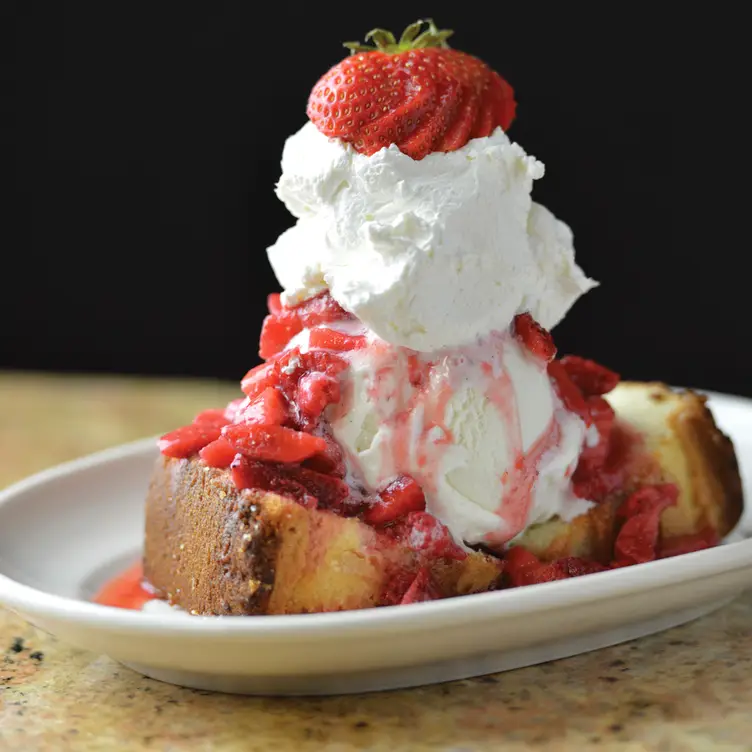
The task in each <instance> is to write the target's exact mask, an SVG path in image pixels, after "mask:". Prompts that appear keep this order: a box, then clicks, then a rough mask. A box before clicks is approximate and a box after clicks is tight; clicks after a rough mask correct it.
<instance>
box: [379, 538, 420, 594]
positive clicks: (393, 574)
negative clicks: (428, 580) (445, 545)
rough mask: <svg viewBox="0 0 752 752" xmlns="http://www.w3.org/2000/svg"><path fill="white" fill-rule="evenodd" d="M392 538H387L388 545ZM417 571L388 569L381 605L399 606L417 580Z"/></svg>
mask: <svg viewBox="0 0 752 752" xmlns="http://www.w3.org/2000/svg"><path fill="white" fill-rule="evenodd" d="M390 541H391V539H386V541H385V544H386V545H388V544H389V542H390ZM416 575H417V572H416V571H415V569H412V568H410V569H397V568H394V569H393V571H388V572H387V575H386V576H385V578H384V583H385V587H384V592H383V593H382V595H381V598H380V602H379V605H381V606H398V605H399V604H400V603H402V599H403V598H404V597H405V594H406V593H407V591H408V590H409V589H410V586H411V585H412V584H413V582H415V577H416Z"/></svg>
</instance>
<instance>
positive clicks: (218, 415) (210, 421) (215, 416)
mask: <svg viewBox="0 0 752 752" xmlns="http://www.w3.org/2000/svg"><path fill="white" fill-rule="evenodd" d="M229 422H230V421H229V420H228V419H227V416H226V414H225V410H224V409H218V410H203V411H202V412H200V413H199V414H198V415H197V416H196V417H195V418H194V419H193V423H194V425H197V426H218V427H219V428H222V426H226V425H227V424H228V423H229Z"/></svg>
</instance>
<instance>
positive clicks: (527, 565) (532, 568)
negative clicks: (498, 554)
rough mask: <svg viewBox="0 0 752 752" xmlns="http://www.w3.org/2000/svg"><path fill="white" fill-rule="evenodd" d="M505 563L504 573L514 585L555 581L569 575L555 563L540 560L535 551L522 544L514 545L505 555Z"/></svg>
mask: <svg viewBox="0 0 752 752" xmlns="http://www.w3.org/2000/svg"><path fill="white" fill-rule="evenodd" d="M504 564H505V566H504V573H505V575H506V578H507V580H508V582H509V584H510V585H511V586H512V587H521V586H523V585H536V584H539V583H541V582H553V581H554V580H564V579H566V577H567V575H566V574H565V573H564V572H563V571H561V570H560V569H559V568H557V567H556V566H555V565H554V564H550V563H544V562H542V561H540V560H539V559H538V557H537V556H536V555H535V554H534V553H531V552H530V551H528V550H527V549H524V548H522V546H512V548H510V549H509V550H508V551H507V553H506V556H505V557H504Z"/></svg>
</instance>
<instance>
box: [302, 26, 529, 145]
mask: <svg viewBox="0 0 752 752" xmlns="http://www.w3.org/2000/svg"><path fill="white" fill-rule="evenodd" d="M426 23H427V24H428V28H427V29H425V30H424V31H422V32H421V31H420V30H421V27H422V25H423V22H417V23H415V24H412V25H411V26H409V27H408V28H407V29H406V30H405V32H404V34H403V35H402V38H401V39H400V40H399V42H397V40H396V39H395V37H394V36H393V35H392V34H391V33H390V32H387V31H384V30H381V29H377V30H375V31H374V32H372V34H370V35H369V37H370V39H372V40H373V43H374V45H375V46H374V47H368V46H364V45H359V44H353V45H348V46H350V48H351V49H352V51H353V53H354V54H353V55H351V56H350V57H348V58H345V60H343V61H342V62H340V63H338V64H337V65H335V66H334V67H333V68H332V69H331V70H330V71H329V72H328V73H326V74H325V75H324V76H323V77H322V78H321V79H320V80H319V82H318V83H317V84H316V86H315V87H314V89H313V91H312V92H311V95H310V98H309V100H308V109H307V112H308V117H309V118H310V120H311V122H313V124H314V125H315V126H316V128H318V130H319V131H321V132H322V133H323V134H324V135H326V136H328V137H329V138H339V139H341V140H343V141H345V142H347V143H350V144H351V145H352V146H353V148H354V149H356V150H357V151H359V152H361V153H363V154H367V155H371V154H375V153H376V152H377V151H378V150H379V149H381V148H383V147H385V146H389V145H390V144H396V145H397V146H398V147H399V148H400V150H401V151H402V152H403V153H404V154H407V155H408V156H409V157H412V158H413V159H416V160H418V159H422V158H423V157H424V156H426V154H428V153H430V151H432V150H433V151H449V150H454V149H459V148H460V147H462V146H464V145H465V144H466V143H467V141H468V139H469V138H471V137H472V133H473V127H474V125H475V124H476V123H477V122H479V121H480V122H482V124H483V125H482V131H481V132H482V133H483V134H486V133H490V132H491V130H493V128H495V127H496V126H501V127H502V128H504V129H505V130H506V129H507V128H508V127H509V125H510V124H511V121H512V119H513V117H514V112H515V108H514V92H513V91H512V88H511V86H509V85H508V84H506V82H503V85H497V86H495V87H494V88H492V87H491V86H490V85H489V83H493V81H491V82H490V81H489V79H490V77H492V76H495V77H496V78H497V79H499V81H500V82H501V81H502V80H501V78H500V77H499V76H498V74H495V73H493V71H491V69H490V68H488V66H486V65H485V64H484V63H483V62H481V61H480V60H478V59H477V58H475V57H472V56H471V55H468V54H466V53H464V52H460V51H459V50H453V49H451V48H450V47H449V46H448V45H447V44H446V39H447V38H448V37H449V36H450V34H451V32H449V31H442V30H440V29H438V28H437V27H436V26H435V25H434V24H433V22H432V21H428V22H426ZM447 91H449V92H450V93H449V94H446V93H445V92H447ZM507 100H511V101H507ZM479 111H483V112H484V113H485V112H486V111H488V113H489V116H488V117H483V118H480V117H479V115H478V113H479Z"/></svg>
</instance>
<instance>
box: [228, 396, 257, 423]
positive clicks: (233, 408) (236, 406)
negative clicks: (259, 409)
mask: <svg viewBox="0 0 752 752" xmlns="http://www.w3.org/2000/svg"><path fill="white" fill-rule="evenodd" d="M250 402H251V401H250V400H249V399H248V397H239V398H238V399H234V400H232V402H228V403H227V407H226V408H225V418H227V422H228V423H234V422H235V419H236V418H237V416H238V414H239V413H240V412H242V411H243V410H244V409H245V408H246V407H248V405H249V404H250Z"/></svg>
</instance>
